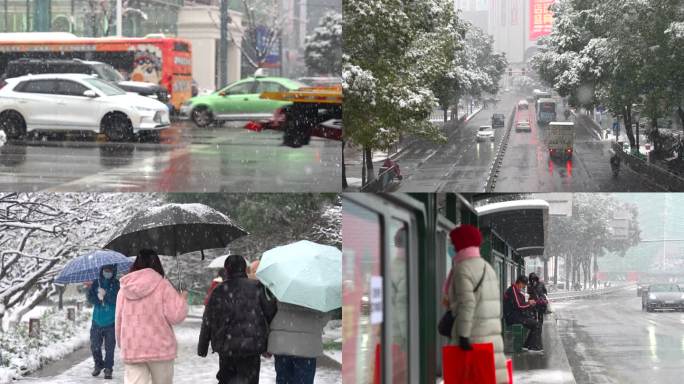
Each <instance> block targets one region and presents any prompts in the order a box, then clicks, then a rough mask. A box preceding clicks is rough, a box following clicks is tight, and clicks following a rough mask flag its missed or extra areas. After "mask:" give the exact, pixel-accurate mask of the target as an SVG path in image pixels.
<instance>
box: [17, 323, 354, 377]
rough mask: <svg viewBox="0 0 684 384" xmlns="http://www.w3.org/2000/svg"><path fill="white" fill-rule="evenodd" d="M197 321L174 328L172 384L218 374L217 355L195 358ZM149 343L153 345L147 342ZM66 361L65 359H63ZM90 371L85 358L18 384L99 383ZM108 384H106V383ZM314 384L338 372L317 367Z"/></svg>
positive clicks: (267, 365)
mask: <svg viewBox="0 0 684 384" xmlns="http://www.w3.org/2000/svg"><path fill="white" fill-rule="evenodd" d="M200 323H201V320H200V319H197V318H188V319H187V320H186V321H185V322H183V323H182V324H181V325H180V326H178V327H176V328H175V330H176V338H177V340H178V347H179V348H178V358H177V359H176V365H175V374H174V383H177V384H184V383H187V384H197V383H211V382H215V381H216V379H215V377H216V372H217V371H218V355H216V354H210V355H208V356H207V358H201V357H199V356H197V340H198V337H199V329H200ZM151 342H153V341H151ZM67 358H68V357H67ZM273 361H274V360H273V359H272V358H271V359H266V358H262V359H261V376H260V378H259V382H260V383H275V368H274V363H273ZM92 369H93V360H92V358H90V357H89V358H87V359H85V360H82V361H80V362H74V365H73V366H72V368H70V369H68V370H66V371H64V372H62V373H60V374H58V375H56V376H43V377H38V376H39V375H40V373H39V372H37V373H36V374H34V375H33V377H27V378H24V379H22V380H20V382H22V383H27V384H28V383H36V384H37V383H45V384H48V383H49V384H74V383H78V384H88V383H98V384H101V383H102V382H103V379H102V375H100V376H99V377H92V376H91V375H90V372H91V371H92ZM108 382H109V381H108ZM315 382H316V383H323V384H327V383H342V376H341V372H340V370H339V369H337V368H335V367H330V366H328V365H327V364H325V365H322V366H321V364H320V363H319V366H318V368H317V370H316V379H315ZM111 383H112V384H120V383H123V364H122V362H121V360H120V350H118V349H117V350H116V356H115V358H114V379H113V380H111Z"/></svg>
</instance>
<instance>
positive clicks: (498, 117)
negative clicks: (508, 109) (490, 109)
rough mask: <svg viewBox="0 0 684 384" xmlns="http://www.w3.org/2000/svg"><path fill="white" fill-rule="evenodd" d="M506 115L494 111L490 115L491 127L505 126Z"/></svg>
mask: <svg viewBox="0 0 684 384" xmlns="http://www.w3.org/2000/svg"><path fill="white" fill-rule="evenodd" d="M505 120H506V117H505V116H504V114H503V113H495V114H493V115H492V127H494V128H497V127H502V128H503V127H505V126H506V121H505Z"/></svg>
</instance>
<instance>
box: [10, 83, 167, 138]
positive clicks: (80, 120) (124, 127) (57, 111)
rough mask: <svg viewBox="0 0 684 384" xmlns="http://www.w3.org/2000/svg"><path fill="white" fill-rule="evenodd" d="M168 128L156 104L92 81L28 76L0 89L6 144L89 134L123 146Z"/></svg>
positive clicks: (162, 109)
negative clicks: (38, 136) (36, 134)
mask: <svg viewBox="0 0 684 384" xmlns="http://www.w3.org/2000/svg"><path fill="white" fill-rule="evenodd" d="M169 125H170V121H169V109H168V107H167V106H166V105H164V104H163V103H161V102H160V101H157V100H154V99H152V98H149V97H144V96H140V95H135V94H130V93H126V91H124V90H123V89H121V88H119V87H117V86H116V85H114V84H112V83H110V82H108V81H105V80H102V79H99V78H96V77H94V76H91V75H80V74H48V75H28V76H21V77H15V78H11V79H7V80H5V81H4V82H2V83H0V129H3V130H4V131H5V133H6V134H7V136H8V138H9V139H21V138H23V137H24V136H25V135H26V134H27V133H28V132H31V131H91V132H95V133H104V134H105V135H106V136H107V138H108V139H109V140H110V141H128V140H131V139H133V138H134V135H136V134H140V133H143V132H151V131H158V130H160V129H163V128H166V127H168V126H169Z"/></svg>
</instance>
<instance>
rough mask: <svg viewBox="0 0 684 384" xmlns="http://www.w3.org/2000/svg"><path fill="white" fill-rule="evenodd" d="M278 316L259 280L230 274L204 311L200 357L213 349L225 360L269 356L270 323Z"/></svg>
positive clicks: (216, 290) (213, 294) (239, 274)
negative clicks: (238, 357)
mask: <svg viewBox="0 0 684 384" xmlns="http://www.w3.org/2000/svg"><path fill="white" fill-rule="evenodd" d="M275 313H276V303H275V301H272V300H269V299H268V298H267V297H266V292H265V290H264V287H263V286H262V285H261V283H260V282H259V281H257V280H252V279H248V278H247V274H246V273H244V272H241V273H238V274H231V275H228V276H227V277H226V280H225V281H224V282H223V283H221V284H220V285H219V286H217V287H216V289H214V291H213V292H212V293H211V296H210V298H209V303H208V304H207V306H206V308H205V309H204V318H203V321H202V328H201V330H200V337H199V344H198V345H197V353H198V354H199V355H200V356H206V354H207V351H208V349H209V344H210V343H211V349H212V350H213V351H214V352H216V353H218V354H221V355H226V356H248V355H255V354H260V353H263V352H266V347H267V344H268V332H269V323H270V322H271V320H273V317H274V316H275Z"/></svg>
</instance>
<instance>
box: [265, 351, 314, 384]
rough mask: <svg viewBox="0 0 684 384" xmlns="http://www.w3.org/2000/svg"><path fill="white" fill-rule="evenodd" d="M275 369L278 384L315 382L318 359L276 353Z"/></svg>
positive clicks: (308, 383)
mask: <svg viewBox="0 0 684 384" xmlns="http://www.w3.org/2000/svg"><path fill="white" fill-rule="evenodd" d="M275 370H276V384H313V382H314V376H316V359H315V358H306V357H295V356H285V355H276V356H275Z"/></svg>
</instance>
